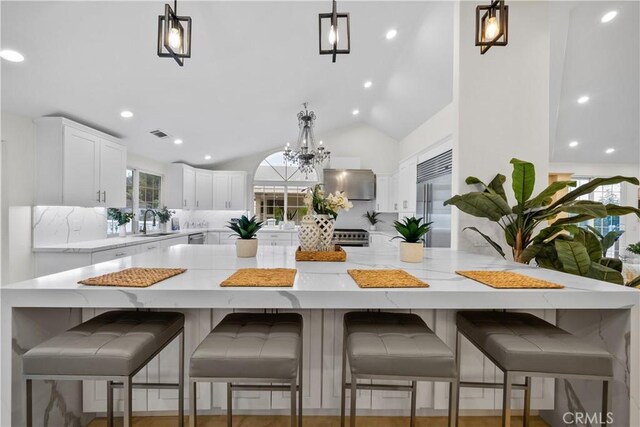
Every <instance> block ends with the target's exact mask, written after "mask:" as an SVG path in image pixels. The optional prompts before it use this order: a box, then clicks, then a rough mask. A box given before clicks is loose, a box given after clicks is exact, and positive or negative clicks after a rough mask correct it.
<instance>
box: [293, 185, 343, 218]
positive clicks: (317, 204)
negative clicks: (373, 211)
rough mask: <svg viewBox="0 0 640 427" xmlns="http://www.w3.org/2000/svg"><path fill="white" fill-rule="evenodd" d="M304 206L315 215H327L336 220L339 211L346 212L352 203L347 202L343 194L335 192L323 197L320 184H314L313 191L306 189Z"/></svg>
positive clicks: (323, 193)
mask: <svg viewBox="0 0 640 427" xmlns="http://www.w3.org/2000/svg"><path fill="white" fill-rule="evenodd" d="M304 204H305V206H307V207H308V208H310V210H313V211H314V212H315V213H316V214H319V215H329V216H331V217H333V218H336V217H337V216H338V212H340V211H341V210H344V211H345V212H347V211H349V209H351V208H352V207H353V203H351V202H350V201H349V199H348V198H347V196H346V195H345V194H344V192H341V191H336V193H335V194H332V193H329V195H328V196H325V192H324V190H323V189H322V187H321V186H320V184H316V186H315V187H313V189H312V188H309V189H307V194H305V196H304Z"/></svg>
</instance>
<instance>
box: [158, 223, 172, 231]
mask: <svg viewBox="0 0 640 427" xmlns="http://www.w3.org/2000/svg"><path fill="white" fill-rule="evenodd" d="M160 231H161V232H162V233H168V232H170V231H171V227H170V224H169V223H168V222H161V223H160Z"/></svg>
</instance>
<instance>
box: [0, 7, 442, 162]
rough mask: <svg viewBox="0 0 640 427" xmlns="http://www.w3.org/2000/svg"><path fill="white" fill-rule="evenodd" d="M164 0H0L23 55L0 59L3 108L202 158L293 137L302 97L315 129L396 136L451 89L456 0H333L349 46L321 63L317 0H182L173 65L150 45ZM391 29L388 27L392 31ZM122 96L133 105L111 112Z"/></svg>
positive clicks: (152, 152)
mask: <svg viewBox="0 0 640 427" xmlns="http://www.w3.org/2000/svg"><path fill="white" fill-rule="evenodd" d="M163 4H164V2H161V1H151V2H149V1H147V2H133V1H127V2H50V1H47V2H7V1H3V2H1V4H0V7H1V8H2V10H1V13H2V22H1V23H2V28H1V31H2V48H5V49H15V50H18V51H20V52H21V53H23V54H24V56H25V57H26V60H25V62H23V63H20V64H14V63H8V62H6V61H1V62H2V109H3V110H6V111H9V112H13V113H17V114H22V115H27V116H31V117H38V116H42V115H51V114H61V115H65V116H67V117H70V118H75V119H78V120H79V121H82V122H84V123H86V124H88V125H92V126H95V127H97V128H99V129H103V130H105V131H108V132H110V133H113V134H116V135H118V136H121V137H122V138H123V140H124V141H125V142H126V144H127V145H128V146H129V149H130V150H131V151H133V152H137V153H141V154H145V155H146V156H149V157H152V158H154V159H157V160H161V161H179V160H180V161H186V162H189V163H192V164H204V163H215V162H220V161H224V160H227V159H231V158H235V157H241V156H245V155H247V154H251V153H256V152H262V151H265V150H268V149H270V148H273V147H278V146H281V145H284V143H285V142H287V141H293V140H294V139H295V137H296V135H297V122H296V114H297V113H298V111H299V109H300V104H301V103H302V102H304V101H309V102H310V107H311V109H313V110H315V112H316V114H317V116H318V120H317V127H316V135H317V137H319V138H320V139H322V134H323V133H324V132H326V131H328V130H330V129H335V128H339V127H342V126H346V125H349V124H352V123H354V122H357V121H363V122H365V123H367V124H369V125H371V126H373V127H375V128H377V129H379V130H381V131H383V132H385V133H386V134H388V135H390V136H391V137H393V138H395V139H400V138H402V137H404V136H405V135H407V134H408V133H409V132H411V131H412V130H413V129H415V128H416V127H417V126H418V125H419V124H421V123H422V122H424V121H425V120H426V119H427V118H428V117H430V116H431V115H433V114H434V113H435V112H437V111H438V110H440V109H441V108H442V107H444V106H445V105H447V104H448V103H449V102H451V99H452V79H453V77H452V75H453V70H452V62H453V61H452V55H453V40H452V34H453V32H452V26H451V23H452V19H453V3H448V2H446V3H445V2H397V1H393V2H339V4H338V8H339V10H341V11H348V12H350V13H351V24H352V28H351V31H352V53H351V54H350V55H341V56H339V57H338V61H337V63H336V64H332V63H331V59H330V57H329V56H320V55H318V51H317V49H318V47H317V45H318V28H317V25H318V24H317V21H318V15H317V14H318V13H320V12H327V11H329V10H330V7H331V3H330V2H329V1H328V0H327V1H323V2H183V1H180V2H179V3H178V8H179V14H184V15H190V16H192V18H193V58H192V59H188V60H186V63H185V66H184V67H183V68H180V67H179V66H178V65H177V64H176V63H175V62H174V61H173V60H172V59H170V58H158V57H157V56H156V52H155V49H156V33H157V16H158V15H159V14H160V13H162V11H163ZM389 28H397V29H398V36H397V37H396V39H394V40H391V41H389V40H386V39H385V33H386V31H387V30H388V29H389ZM365 80H372V81H373V87H372V88H370V89H368V90H365V89H363V83H364V81H365ZM355 108H357V109H359V110H360V115H359V116H357V117H354V116H352V114H351V111H352V110H353V109H355ZM124 109H128V110H131V111H133V113H134V117H133V118H132V119H128V120H127V119H122V118H121V117H120V115H119V113H120V111H121V110H124ZM155 129H161V130H163V131H165V132H167V133H169V134H170V135H172V136H174V137H179V138H181V139H183V140H184V144H182V145H181V146H176V145H174V144H173V143H172V142H171V141H167V140H164V141H163V140H159V139H157V138H156V137H153V136H151V135H150V134H149V131H151V130H155ZM325 143H326V144H327V145H328V146H329V147H331V141H325ZM205 154H210V155H212V156H213V159H212V160H210V161H205V160H204V155H205Z"/></svg>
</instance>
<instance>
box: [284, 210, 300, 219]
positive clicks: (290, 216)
mask: <svg viewBox="0 0 640 427" xmlns="http://www.w3.org/2000/svg"><path fill="white" fill-rule="evenodd" d="M297 214H298V209H289V210H288V211H287V221H293V220H294V219H296V215H297Z"/></svg>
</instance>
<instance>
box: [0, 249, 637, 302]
mask: <svg viewBox="0 0 640 427" xmlns="http://www.w3.org/2000/svg"><path fill="white" fill-rule="evenodd" d="M295 249H296V248H295V247H276V246H261V247H260V248H259V252H258V256H257V257H256V258H237V257H236V254H235V247H233V246H230V245H176V246H172V247H170V248H167V249H165V250H163V251H161V252H155V253H152V252H148V253H144V254H139V255H135V256H132V257H126V258H122V259H118V260H114V261H108V262H104V263H100V264H96V265H92V266H88V267H83V268H78V269H75V270H70V271H66V272H62V273H57V274H53V275H49V276H43V277H40V278H36V279H32V280H28V281H24V282H18V283H14V284H8V285H3V286H2V287H1V288H0V296H1V297H2V298H3V299H4V303H6V304H8V305H9V306H11V307H105V308H113V307H134V308H244V309H249V308H309V309H318V308H331V309H338V308H345V309H351V308H360V309H362V308H380V309H418V308H424V309H474V308H475V309H489V308H505V309H506V308H511V309H557V308H566V309H619V308H629V307H632V306H636V305H638V304H639V303H640V292H639V291H638V290H636V289H631V288H625V287H622V286H618V285H612V284H609V283H605V282H600V281H596V280H592V279H586V278H582V277H578V276H573V275H568V274H564V273H559V272H556V271H551V270H545V269H541V268H536V267H531V266H527V265H522V264H516V263H513V262H507V261H504V260H502V259H498V258H492V257H488V256H482V255H475V254H471V253H466V252H459V251H454V250H451V249H425V259H424V260H423V262H422V263H418V264H409V263H403V262H400V261H399V258H398V250H397V249H395V248H345V250H346V251H347V254H348V259H347V262H345V263H322V262H319V263H313V262H308V263H297V262H296V261H295V257H294V253H295ZM128 267H180V268H186V269H187V271H186V272H185V273H184V274H181V275H178V276H175V277H173V278H171V279H168V280H165V281H163V282H160V283H158V284H155V285H153V286H151V287H148V288H119V287H93V286H84V285H79V284H77V282H78V281H79V280H82V279H86V278H88V277H93V276H97V275H101V274H105V273H109V272H115V271H118V270H121V269H124V268H128ZM243 267H262V268H274V267H287V268H297V269H298V273H297V275H296V280H295V284H294V286H293V287H292V288H228V287H227V288H222V287H220V286H219V283H220V282H221V281H223V280H224V279H225V278H227V277H228V276H229V275H231V274H232V273H233V272H234V271H236V270H237V269H238V268H243ZM381 268H400V269H403V270H406V271H407V272H409V273H411V274H413V275H415V276H416V277H418V278H420V279H423V280H424V281H426V282H427V283H429V285H430V287H428V288H404V289H401V288H399V289H398V288H396V289H360V288H359V287H358V286H357V285H356V283H355V282H354V281H353V280H352V279H351V277H350V276H349V275H348V274H347V269H381ZM477 269H498V270H510V271H517V272H521V273H524V274H527V275H530V276H533V277H538V278H541V279H545V280H549V281H553V282H557V283H561V284H563V285H565V286H566V287H565V288H564V289H522V290H514V289H494V288H491V287H488V286H485V285H483V284H480V283H478V282H475V281H472V280H469V279H466V278H464V277H461V276H459V275H456V274H455V271H456V270H477Z"/></svg>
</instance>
